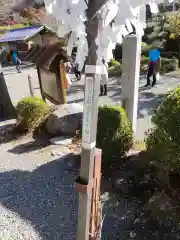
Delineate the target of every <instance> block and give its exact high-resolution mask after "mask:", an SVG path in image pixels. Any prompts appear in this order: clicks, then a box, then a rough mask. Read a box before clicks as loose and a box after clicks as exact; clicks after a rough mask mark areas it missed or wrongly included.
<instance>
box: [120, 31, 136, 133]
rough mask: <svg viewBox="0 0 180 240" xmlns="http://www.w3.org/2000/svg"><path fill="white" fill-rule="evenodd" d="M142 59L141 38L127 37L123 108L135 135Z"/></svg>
mask: <svg viewBox="0 0 180 240" xmlns="http://www.w3.org/2000/svg"><path fill="white" fill-rule="evenodd" d="M140 58H141V38H140V37H138V36H136V35H134V34H132V35H129V36H127V37H126V39H124V42H123V59H122V61H123V62H122V72H123V74H122V106H123V108H124V109H125V110H126V113H127V117H128V118H129V120H130V121H131V122H132V128H133V132H134V133H135V132H136V127H137V110H138V87H139V73H140Z"/></svg>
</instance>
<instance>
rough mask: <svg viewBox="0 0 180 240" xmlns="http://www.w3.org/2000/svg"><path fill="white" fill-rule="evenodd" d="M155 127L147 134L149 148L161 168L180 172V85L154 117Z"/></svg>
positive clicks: (165, 171) (166, 170)
mask: <svg viewBox="0 0 180 240" xmlns="http://www.w3.org/2000/svg"><path fill="white" fill-rule="evenodd" d="M152 123H153V125H154V128H153V129H151V130H150V132H149V134H148V136H147V149H148V151H149V153H150V156H151V158H152V160H154V161H156V162H157V163H158V164H159V166H160V167H159V169H161V171H163V172H164V173H166V174H168V173H169V172H170V171H171V170H176V171H177V172H179V173H180V87H178V88H177V89H176V90H175V91H172V92H170V93H169V94H168V95H167V96H166V98H165V100H164V102H163V103H162V104H161V105H160V106H158V107H157V108H156V109H155V111H154V115H153V117H152Z"/></svg>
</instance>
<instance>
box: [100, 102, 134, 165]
mask: <svg viewBox="0 0 180 240" xmlns="http://www.w3.org/2000/svg"><path fill="white" fill-rule="evenodd" d="M132 144H133V135H132V128H131V123H130V122H129V121H128V119H127V116H126V112H125V111H124V109H122V108H121V107H118V106H103V107H100V108H99V115H98V127H97V147H99V148H101V149H102V156H103V162H102V164H103V166H109V165H110V164H113V163H114V162H116V161H120V160H121V159H122V157H124V156H125V154H126V153H127V152H128V151H129V149H130V148H131V147H132Z"/></svg>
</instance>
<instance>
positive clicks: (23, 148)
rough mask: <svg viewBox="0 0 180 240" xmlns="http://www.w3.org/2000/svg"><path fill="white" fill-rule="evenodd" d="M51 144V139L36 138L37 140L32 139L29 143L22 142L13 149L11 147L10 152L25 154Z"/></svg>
mask: <svg viewBox="0 0 180 240" xmlns="http://www.w3.org/2000/svg"><path fill="white" fill-rule="evenodd" d="M47 146H49V141H48V140H47V139H45V140H44V141H43V139H36V140H35V141H31V142H28V143H23V144H20V145H18V146H16V147H14V148H12V149H9V150H8V152H11V153H14V154H23V153H28V152H33V151H36V150H40V149H42V148H45V147H47Z"/></svg>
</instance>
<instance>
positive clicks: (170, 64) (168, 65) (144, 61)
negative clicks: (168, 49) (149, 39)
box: [140, 56, 179, 74]
mask: <svg viewBox="0 0 180 240" xmlns="http://www.w3.org/2000/svg"><path fill="white" fill-rule="evenodd" d="M178 65H179V61H178V60H177V59H176V58H173V59H172V58H171V59H169V58H161V69H160V72H161V73H162V74H165V73H168V72H171V71H177V70H178ZM147 69H148V57H146V56H141V65H140V72H141V73H146V72H147Z"/></svg>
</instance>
